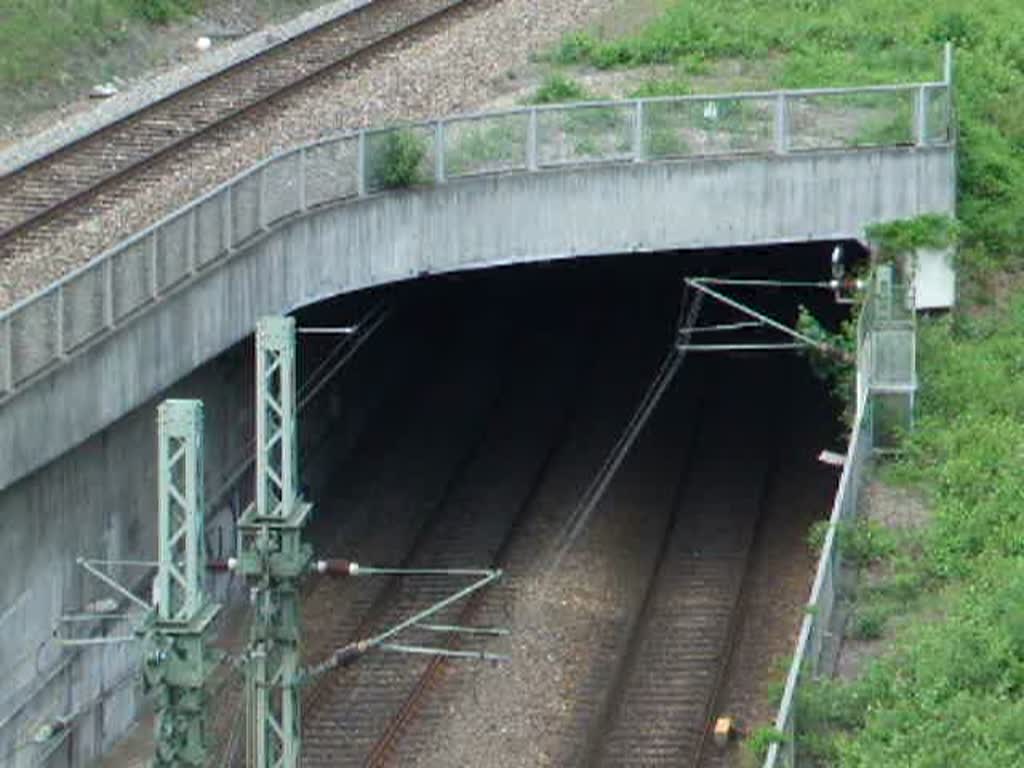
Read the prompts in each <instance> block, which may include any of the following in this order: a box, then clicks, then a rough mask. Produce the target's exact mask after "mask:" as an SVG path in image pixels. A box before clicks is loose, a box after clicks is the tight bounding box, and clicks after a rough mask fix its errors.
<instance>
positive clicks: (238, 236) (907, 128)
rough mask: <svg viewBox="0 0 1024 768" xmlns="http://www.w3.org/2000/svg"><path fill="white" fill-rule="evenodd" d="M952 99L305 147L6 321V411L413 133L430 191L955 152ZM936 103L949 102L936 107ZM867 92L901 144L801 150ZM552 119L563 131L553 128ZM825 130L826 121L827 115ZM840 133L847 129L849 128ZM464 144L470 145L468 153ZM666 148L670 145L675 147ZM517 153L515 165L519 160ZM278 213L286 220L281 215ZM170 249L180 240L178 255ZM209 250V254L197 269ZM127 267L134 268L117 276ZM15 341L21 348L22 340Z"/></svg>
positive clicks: (725, 105) (648, 117)
mask: <svg viewBox="0 0 1024 768" xmlns="http://www.w3.org/2000/svg"><path fill="white" fill-rule="evenodd" d="M949 91H950V87H949V83H948V82H944V81H938V82H917V83H909V84H902V85H874V86H863V87H852V88H810V89H794V90H773V91H763V92H740V93H732V94H710V95H687V96H666V97H651V98H643V99H629V100H618V101H606V100H602V101H587V102H578V103H573V104H550V105H537V106H530V107H521V108H515V109H506V110H500V111H494V112H477V113H468V114H460V115H455V116H451V117H447V118H442V119H437V120H430V121H421V122H416V123H409V124H403V125H398V126H388V127H385V128H371V129H365V130H359V131H350V132H345V133H339V134H336V135H332V136H330V137H327V138H323V139H320V140H317V141H314V142H309V143H305V144H302V145H299V146H296V147H293V148H291V149H288V150H285V151H283V152H279V153H277V154H275V155H272V156H270V157H267V158H265V159H264V160H262V161H260V162H258V163H256V164H255V165H253V166H252V167H250V168H248V169H246V170H245V171H242V172H241V173H239V174H237V175H235V176H233V177H232V178H231V179H229V180H227V181H225V182H223V183H221V184H219V185H218V186H216V187H215V188H214V189H212V190H210V191H209V192H206V193H205V194H203V195H201V196H199V197H197V198H195V199H194V200H192V201H190V202H189V203H188V204H186V205H185V206H182V207H181V208H179V209H177V210H175V211H174V212H173V213H171V214H169V215H167V216H164V217H163V218H161V219H160V220H159V221H157V222H156V223H155V224H152V225H150V226H148V227H146V228H145V229H143V230H142V231H140V232H138V233H136V234H134V235H132V236H130V237H128V238H126V239H125V240H123V241H121V242H120V243H118V244H117V245H115V246H113V247H111V248H109V249H107V250H106V251H104V252H103V253H101V254H99V255H98V256H96V257H94V258H93V259H90V260H89V261H88V262H86V263H85V264H82V265H81V266H79V267H77V268H75V269H74V270H72V271H71V272H69V273H67V274H66V275H64V276H62V277H61V278H59V279H58V280H56V281H55V282H53V283H51V284H50V285H48V286H46V287H45V288H43V289H41V290H39V291H37V292H35V293H34V294H32V295H31V296H28V297H25V298H24V299H21V300H19V301H17V302H15V303H14V304H13V305H12V306H11V307H9V308H8V309H6V310H4V311H2V312H0V403H2V402H3V401H4V400H6V399H8V398H10V397H11V396H13V395H14V394H15V393H16V392H17V391H19V390H20V389H22V388H23V387H24V386H26V385H27V384H29V383H30V382H31V381H33V380H35V379H36V378H38V377H40V376H42V375H45V374H46V373H47V372H49V371H50V370H51V369H52V368H53V366H54V365H55V364H57V363H59V362H60V361H61V360H63V359H65V358H67V357H68V355H69V354H71V353H75V352H78V351H79V350H81V349H83V348H85V347H87V346H89V345H90V344H92V343H94V342H95V341H97V340H98V339H99V338H102V337H105V336H106V335H108V334H109V333H110V332H112V331H113V330H115V329H116V328H119V327H121V326H122V325H123V324H125V323H127V322H130V321H132V320H134V319H135V318H136V317H137V316H138V314H139V313H140V310H142V308H143V307H148V306H150V305H152V304H153V303H155V302H157V301H159V300H160V299H161V298H162V297H163V296H164V295H166V294H169V293H171V292H174V291H176V290H177V289H178V288H180V287H181V285H182V284H183V283H186V282H189V281H190V280H191V279H193V278H195V277H196V276H198V275H199V274H200V273H205V271H207V269H208V268H211V267H212V266H213V265H214V264H220V263H224V262H225V261H226V260H227V259H226V258H225V257H226V256H229V255H230V254H231V253H232V252H234V251H235V250H236V248H237V247H238V246H239V245H241V244H242V243H243V242H246V241H248V240H249V239H250V238H252V237H255V236H256V235H258V234H262V233H265V232H266V231H268V230H269V228H270V227H271V226H272V225H276V224H277V223H278V222H280V221H284V220H287V219H290V218H292V217H293V216H295V215H297V214H300V213H303V212H305V211H306V210H308V209H310V208H314V207H320V206H323V205H329V204H336V203H338V202H341V201H344V200H348V199H352V198H356V197H364V196H367V195H370V194H375V193H377V192H379V191H382V190H383V187H382V185H381V184H379V183H375V181H374V179H373V173H372V170H373V169H372V167H371V165H372V163H371V161H373V160H374V159H375V158H376V157H377V156H376V155H375V154H374V152H375V151H376V150H373V149H371V148H368V145H369V144H371V142H373V141H374V140H375V138H376V137H378V136H381V135H386V134H388V133H395V132H408V133H410V134H411V135H415V136H417V137H418V139H417V140H418V141H420V142H421V147H422V151H423V157H422V160H423V164H424V165H425V166H427V167H426V169H425V173H424V174H423V175H424V180H432V181H433V183H437V184H444V183H447V182H448V181H449V180H450V179H453V178H459V177H472V176H478V175H481V174H486V173H500V172H508V171H517V172H522V171H526V172H532V171H537V170H541V169H547V168H553V167H561V166H570V165H580V164H586V163H595V162H623V161H630V160H632V161H634V162H641V161H648V160H653V159H667V158H682V157H704V156H708V155H717V156H722V155H726V156H728V155H740V154H749V153H757V154H780V155H786V154H789V153H799V152H806V151H820V150H823V149H854V148H858V147H866V146H869V147H879V146H906V145H908V144H913V145H916V146H920V147H924V146H948V145H949V144H950V143H951V142H952V139H953V134H952V130H951V128H952V120H951V102H950V98H949ZM936 94H938V95H939V96H940V97H942V98H943V100H942V101H938V102H934V101H933V99H934V97H935V95H936ZM858 95H875V96H882V97H885V96H893V95H895V96H904V95H906V96H910V97H911V98H910V100H909V102H907V103H903V102H901V101H896V102H894V103H893V104H889V105H888V108H887V109H882V110H880V111H879V110H878V109H876V108H874V107H872V106H870V105H869V106H868V107H867V108H864V107H861V108H860V110H861V112H862V113H863V114H864V115H865V116H866V117H865V120H867V121H868V125H869V127H870V121H869V118H871V117H873V116H874V117H878V116H879V114H880V115H881V117H882V118H883V119H884V118H887V117H888V118H889V119H890V122H889V123H886V124H885V126H883V127H887V129H890V130H895V131H896V134H895V138H893V139H887V137H886V135H885V134H883V135H882V138H881V139H880V140H874V141H871V140H865V141H859V142H858V140H857V136H856V135H853V136H852V137H851V136H839V137H838V138H836V137H835V136H830V137H826V138H824V139H822V141H821V142H819V143H817V144H816V143H814V142H813V141H812V142H811V143H810V144H809V145H808V146H804V145H803V144H798V143H797V142H796V139H798V138H800V137H802V136H803V134H802V133H800V132H799V131H796V130H795V129H794V127H793V126H792V125H791V123H792V122H793V119H794V118H797V117H801V118H803V119H805V120H806V119H807V118H808V117H810V118H813V114H811V115H810V116H808V115H806V114H805V115H801V114H800V113H799V110H800V109H801V108H803V107H802V102H803V101H806V100H808V99H815V98H828V97H849V96H858ZM740 101H743V102H750V101H757V102H763V107H764V108H763V109H762V111H761V112H749V111H748V112H747V113H744V114H740V115H739V119H738V120H735V121H734V118H733V117H730V116H729V115H730V113H731V112H730V111H731V110H734V109H735V106H734V103H735V102H740ZM700 104H703V105H704V112H703V114H696V113H694V114H688V113H685V112H678V113H675V112H671V111H669V112H668V113H667V114H665V115H660V116H659V114H660V113H659V111H660V110H672V109H673V108H675V109H685V108H686V107H690V106H692V105H700ZM936 104H937V105H938V109H935V105H936ZM894 105H895V109H893V106H894ZM883 106H885V105H884V104H883ZM844 109H847V110H852V111H854V112H856V111H857V109H858V108H857V107H851V106H849V105H844ZM601 110H604V111H605V114H604V117H603V118H602V119H601V120H597V121H595V122H596V123H597V124H596V125H588V124H587V122H586V121H587V119H588V118H586V117H585V115H586V114H587V113H588V112H589V113H591V114H593V113H594V112H595V111H601ZM876 113H878V114H876ZM933 113H934V114H933ZM552 116H554V117H556V118H557V117H559V116H561V117H563V118H564V120H563V122H562V123H561V124H556V125H550V124H549V121H550V120H551V119H552ZM936 120H937V121H938V125H936ZM502 121H513V123H514V122H515V121H518V122H519V124H518V125H516V124H512V128H513V130H512V131H511V133H509V132H508V131H506V132H505V133H501V131H500V130H499V128H501V125H500V124H501V123H502ZM730 121H733V122H730ZM822 122H823V123H827V122H828V121H827V120H825V119H824V118H823V119H822ZM474 123H478V124H480V125H481V126H484V127H486V126H487V125H490V126H492V130H494V131H495V132H496V137H495V141H496V142H498V143H497V144H496V146H494V147H492V148H491V150H492V151H493V154H494V157H493V158H490V160H488V159H487V158H484V159H482V160H481V159H477V160H475V163H476V167H469V168H462V167H460V165H459V163H458V161H457V159H453V155H457V154H458V151H459V150H460V149H464V148H465V147H463V146H461V145H456V146H454V147H450V146H449V141H450V137H449V133H450V132H453V131H457V130H458V129H459V128H461V127H464V126H467V125H472V124H474ZM506 127H507V126H506ZM842 127H845V128H847V130H848V132H849V131H850V130H852V129H851V128H849V126H842ZM860 127H861V128H863V127H864V126H860ZM737 129H738V130H737ZM502 130H504V129H502ZM832 130H833V132H835V131H836V130H838V128H835V127H833V128H832ZM656 131H657V132H660V133H655V132H656ZM694 137H695V138H696V139H697V140H698V141H700V142H702V143H703V145H704V146H702V148H700V149H697V150H695V151H693V150H690V149H689V147H688V145H687V144H686V140H687V139H688V138H694ZM476 138H478V139H479V138H481V137H476ZM483 138H487V137H483ZM811 138H812V139H813V138H814V137H813V135H812V137H811ZM819 138H820V137H819ZM715 141H718V142H720V143H722V142H724V146H721V147H719V146H712V147H711V148H710V149H709V148H708V146H707V145H708V144H710V143H713V142H715ZM829 141H831V142H832V143H831V144H830V143H828V142H829ZM837 141H838V142H839V143H838V144H837V143H836V142H837ZM466 142H467V146H468V143H470V142H468V140H466ZM501 142H504V143H501ZM844 142H845V143H844ZM662 144H665V145H671V146H669V147H668V149H665V147H662ZM591 145H594V146H591ZM485 149H486V148H485ZM342 150H344V151H346V152H348V154H349V155H350V156H349V157H346V158H344V159H342V160H338V159H333V160H330V161H329V162H326V163H321V164H320V165H311V164H310V163H311V161H310V159H309V158H310V157H312V156H315V155H316V154H317V153H320V152H326V153H328V154H329V153H330V152H332V151H338V152H341V151H342ZM349 150H350V151H349ZM552 151H553V152H554V153H555V154H554V155H553V156H552V155H551V152H552ZM431 152H433V157H432V158H431V157H430V154H431ZM513 153H515V154H516V157H514V158H511V157H509V156H510V154H513ZM519 154H521V155H522V157H519V156H518V155H519ZM464 162H465V161H464ZM287 163H294V164H295V168H293V169H288V168H285V165H286V164H287ZM470 165H471V166H472V165H473V163H472V162H470ZM278 168H284V170H285V173H286V176H287V178H286V179H285V180H284V181H282V182H281V183H277V182H273V181H272V180H271V181H270V182H268V179H267V177H268V176H269V175H271V174H272V173H273V172H274V171H275V169H278ZM317 174H320V176H317ZM321 176H322V177H323V179H326V182H325V185H326V187H328V190H327V193H326V194H325V195H324V196H323V197H322V199H316V200H313V201H312V202H311V201H310V200H309V195H310V194H311V193H312V192H313V191H315V189H314V187H313V186H311V185H312V184H314V181H315V180H316V179H318V178H320V177H321ZM323 179H321V181H322V180H323ZM254 184H255V187H254V188H253V185H254ZM332 184H333V186H332ZM279 194H280V195H283V197H281V198H280V199H278V197H276V196H277V195H279ZM209 206H219V207H220V211H219V214H218V221H217V222H215V224H216V226H212V227H210V229H212V230H214V234H213V235H204V233H203V230H202V227H203V221H201V220H200V219H201V215H202V214H203V213H204V212H205V209H206V207H209ZM274 206H277V208H278V209H280V210H276V209H274V210H271V209H272V208H274ZM241 219H244V221H240V220H241ZM175 228H178V229H180V230H181V231H180V232H179V231H176V229H175ZM174 238H178V239H179V242H177V243H173V242H172V243H171V244H169V243H168V241H171V240H173V239H174ZM182 238H183V239H182ZM206 239H210V242H209V243H207V242H206ZM214 240H216V242H214ZM172 246H174V247H172ZM133 249H137V250H138V251H139V252H140V253H138V254H137V255H135V258H134V261H132V260H131V259H130V255H131V254H132V251H133ZM200 249H203V250H204V251H207V250H211V249H212V252H211V253H209V254H207V255H206V256H205V257H202V258H201V257H200V256H201V254H200ZM179 251H180V253H179ZM118 260H123V261H124V262H125V263H124V264H121V263H119V264H117V265H116V267H115V264H114V262H115V261H118ZM122 267H123V269H121V268H122ZM119 270H120V271H119ZM122 273H123V274H122ZM163 273H167V274H166V275H165V274H163ZM125 275H127V276H125ZM51 304H52V306H50V305H51ZM33 313H37V314H39V317H34V316H33ZM21 326H25V328H22V327H21ZM19 341H20V342H21V345H20V346H19V345H18V344H17V343H16V342H19Z"/></svg>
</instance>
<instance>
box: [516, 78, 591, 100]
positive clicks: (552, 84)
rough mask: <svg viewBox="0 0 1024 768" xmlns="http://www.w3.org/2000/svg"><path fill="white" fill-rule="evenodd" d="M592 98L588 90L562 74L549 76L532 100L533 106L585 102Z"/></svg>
mask: <svg viewBox="0 0 1024 768" xmlns="http://www.w3.org/2000/svg"><path fill="white" fill-rule="evenodd" d="M589 97H590V94H588V93H587V89H586V88H584V87H583V86H582V85H581V84H580V83H578V82H576V81H575V80H573V79H571V78H568V77H565V76H564V75H560V74H557V73H556V74H552V75H548V76H547V77H546V78H545V79H544V82H543V83H542V84H541V86H540V88H538V89H537V92H536V93H534V94H533V97H532V98H531V99H530V103H531V104H561V103H563V102H567V101H585V100H586V99H588V98H589Z"/></svg>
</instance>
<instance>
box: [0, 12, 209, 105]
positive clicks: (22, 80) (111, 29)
mask: <svg viewBox="0 0 1024 768" xmlns="http://www.w3.org/2000/svg"><path fill="white" fill-rule="evenodd" d="M198 4H199V3H198V2H197V0H0V83H3V84H5V85H7V86H18V85H21V86H31V85H34V84H37V83H39V82H40V81H47V80H51V79H53V78H55V77H59V75H60V73H61V72H62V71H63V70H64V68H65V66H66V62H67V61H68V60H69V58H70V57H72V56H74V55H76V54H78V55H89V54H92V55H94V56H97V57H102V56H103V55H104V54H105V53H106V52H107V51H108V50H109V49H110V47H111V46H113V45H116V44H117V42H118V40H119V39H120V38H121V37H122V36H123V35H124V33H125V25H126V24H128V23H132V22H136V21H144V22H152V23H165V22H168V21H171V20H172V19H175V18H178V17H180V16H182V15H184V14H185V13H187V12H189V11H191V10H194V8H195V6H197V5H198Z"/></svg>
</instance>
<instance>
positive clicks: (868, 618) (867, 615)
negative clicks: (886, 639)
mask: <svg viewBox="0 0 1024 768" xmlns="http://www.w3.org/2000/svg"><path fill="white" fill-rule="evenodd" d="M886 618H887V614H886V611H885V610H884V609H882V608H880V607H879V606H868V607H865V608H863V609H861V608H858V609H857V611H856V612H854V614H853V622H852V624H851V626H850V629H849V634H850V636H851V637H853V638H854V639H856V640H877V639H878V638H880V637H881V636H882V633H883V632H884V631H885V620H886Z"/></svg>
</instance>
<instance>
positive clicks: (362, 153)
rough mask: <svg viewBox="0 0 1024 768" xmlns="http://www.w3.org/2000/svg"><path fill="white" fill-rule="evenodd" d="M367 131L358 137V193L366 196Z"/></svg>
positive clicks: (361, 132) (360, 133)
mask: <svg viewBox="0 0 1024 768" xmlns="http://www.w3.org/2000/svg"><path fill="white" fill-rule="evenodd" d="M366 186H367V185H366V131H365V130H363V131H359V136H358V138H356V194H358V195H359V197H365V196H366Z"/></svg>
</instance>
